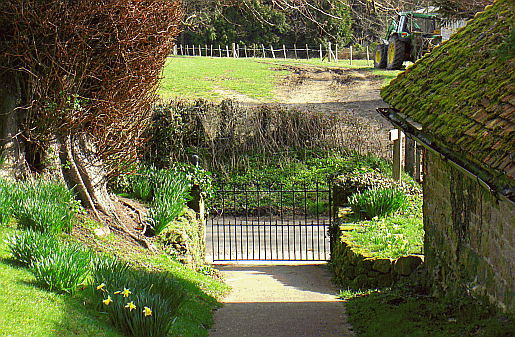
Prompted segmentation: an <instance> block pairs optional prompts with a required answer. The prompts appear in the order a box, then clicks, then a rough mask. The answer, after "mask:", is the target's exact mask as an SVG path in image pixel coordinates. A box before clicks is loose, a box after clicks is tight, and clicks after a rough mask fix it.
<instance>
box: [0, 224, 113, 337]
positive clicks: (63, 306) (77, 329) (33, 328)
mask: <svg viewBox="0 0 515 337" xmlns="http://www.w3.org/2000/svg"><path fill="white" fill-rule="evenodd" d="M11 232H13V229H12V228H8V227H6V226H1V227H0V303H2V309H1V310H0V336H113V337H114V336H122V335H121V334H119V333H118V332H116V331H115V329H114V328H111V326H110V324H109V323H108V322H107V320H105V319H101V318H99V317H96V315H95V314H94V313H93V312H92V311H89V310H88V309H87V307H85V306H83V305H82V303H81V302H80V301H79V300H78V299H77V298H73V297H72V296H71V295H57V294H55V293H52V292H48V291H46V290H42V289H41V288H39V287H38V286H37V285H36V284H35V278H34V276H33V275H32V273H31V272H30V271H29V270H28V269H26V268H23V267H20V266H16V265H14V264H13V263H12V262H11V261H10V260H9V254H8V252H7V251H6V244H5V242H4V239H5V238H6V237H7V235H8V234H9V233H11Z"/></svg>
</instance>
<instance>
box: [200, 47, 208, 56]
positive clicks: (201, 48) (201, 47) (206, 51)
mask: <svg viewBox="0 0 515 337" xmlns="http://www.w3.org/2000/svg"><path fill="white" fill-rule="evenodd" d="M198 56H202V46H201V45H198ZM206 56H207V51H206Z"/></svg>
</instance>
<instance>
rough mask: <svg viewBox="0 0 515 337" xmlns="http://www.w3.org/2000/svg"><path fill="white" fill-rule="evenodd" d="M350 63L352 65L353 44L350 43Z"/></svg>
mask: <svg viewBox="0 0 515 337" xmlns="http://www.w3.org/2000/svg"><path fill="white" fill-rule="evenodd" d="M350 65H352V45H350Z"/></svg>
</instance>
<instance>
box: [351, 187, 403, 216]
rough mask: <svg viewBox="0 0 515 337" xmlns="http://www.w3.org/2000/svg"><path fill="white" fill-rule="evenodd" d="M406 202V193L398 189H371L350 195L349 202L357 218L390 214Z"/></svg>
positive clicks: (401, 207)
mask: <svg viewBox="0 0 515 337" xmlns="http://www.w3.org/2000/svg"><path fill="white" fill-rule="evenodd" d="M406 203H407V199H406V195H405V194H404V192H403V191H402V190H400V189H394V188H386V189H372V190H368V191H365V192H363V193H355V194H353V195H351V196H350V198H349V204H350V207H351V209H352V212H353V213H354V215H355V216H356V217H358V218H366V219H373V218H375V217H382V216H386V215H389V214H392V213H394V212H396V211H398V210H399V209H403V208H404V207H405V205H406Z"/></svg>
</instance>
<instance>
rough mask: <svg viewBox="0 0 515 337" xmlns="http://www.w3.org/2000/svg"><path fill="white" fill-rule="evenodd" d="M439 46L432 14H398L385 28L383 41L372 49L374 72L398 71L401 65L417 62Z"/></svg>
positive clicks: (439, 39)
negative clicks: (386, 28)
mask: <svg viewBox="0 0 515 337" xmlns="http://www.w3.org/2000/svg"><path fill="white" fill-rule="evenodd" d="M441 42H442V36H441V33H440V20H439V18H438V17H437V15H436V14H425V13H413V12H399V13H398V18H397V20H392V21H391V23H390V26H389V27H388V30H387V33H386V37H385V41H384V43H383V44H381V45H379V46H378V47H377V48H376V53H375V59H374V66H375V67H376V68H387V69H400V68H401V67H402V64H403V62H404V61H412V62H415V61H416V60H418V59H420V58H421V57H422V56H423V55H424V54H425V53H428V52H430V51H431V50H432V49H433V48H434V46H436V45H438V44H440V43H441Z"/></svg>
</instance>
